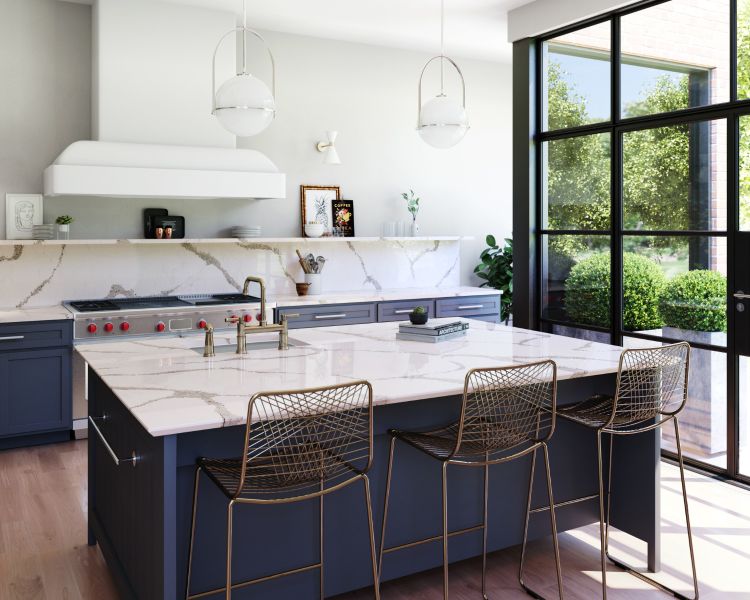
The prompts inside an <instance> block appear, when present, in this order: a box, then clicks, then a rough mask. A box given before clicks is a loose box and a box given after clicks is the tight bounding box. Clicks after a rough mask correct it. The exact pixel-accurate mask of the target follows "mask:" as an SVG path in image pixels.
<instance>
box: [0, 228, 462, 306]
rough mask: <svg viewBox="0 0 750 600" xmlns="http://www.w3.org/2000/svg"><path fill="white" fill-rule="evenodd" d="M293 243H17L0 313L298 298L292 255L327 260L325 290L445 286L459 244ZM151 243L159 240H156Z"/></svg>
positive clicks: (4, 277) (8, 261)
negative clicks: (254, 288)
mask: <svg viewBox="0 0 750 600" xmlns="http://www.w3.org/2000/svg"><path fill="white" fill-rule="evenodd" d="M352 239H353V240H354V241H348V240H347V241H342V242H339V243H331V242H323V241H316V240H304V241H300V240H296V241H288V242H278V243H276V242H275V243H268V242H265V241H254V240H229V243H225V244H219V245H217V244H211V243H206V244H202V243H193V242H190V241H189V240H186V241H184V242H181V243H176V242H170V243H167V244H158V243H152V244H127V243H122V244H114V245H86V244H62V245H44V244H30V245H23V244H15V245H12V246H10V245H8V246H0V281H2V282H3V283H4V285H2V286H0V306H7V307H14V308H27V307H33V306H50V305H54V304H58V303H60V302H62V301H64V300H76V299H87V298H116V297H132V296H166V295H172V294H195V293H206V292H234V291H240V290H241V289H242V282H243V281H244V279H245V277H246V276H247V275H257V276H260V277H263V278H264V279H265V281H266V284H267V286H268V292H269V295H278V294H286V295H292V294H294V292H295V289H294V283H295V281H302V280H303V273H302V269H301V267H300V265H299V262H298V259H297V255H296V252H295V250H296V249H299V250H300V251H301V252H302V253H303V254H306V253H308V252H310V253H312V254H313V255H314V256H319V255H322V256H324V257H325V258H326V259H327V262H326V265H325V269H324V271H323V273H322V286H323V290H324V292H325V293H333V292H341V291H346V290H351V289H352V288H364V289H371V290H374V291H380V290H387V289H393V288H443V287H455V286H458V285H459V284H460V248H461V241H460V239H458V238H453V239H449V240H438V239H433V240H429V239H420V238H394V239H382V240H376V241H361V242H358V241H356V238H352ZM157 241H158V240H157Z"/></svg>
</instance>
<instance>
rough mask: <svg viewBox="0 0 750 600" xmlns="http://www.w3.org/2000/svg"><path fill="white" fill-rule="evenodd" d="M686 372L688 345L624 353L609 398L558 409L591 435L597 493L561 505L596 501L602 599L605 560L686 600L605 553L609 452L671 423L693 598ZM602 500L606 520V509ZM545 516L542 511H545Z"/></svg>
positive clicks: (694, 588) (608, 499)
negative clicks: (683, 421) (605, 449)
mask: <svg viewBox="0 0 750 600" xmlns="http://www.w3.org/2000/svg"><path fill="white" fill-rule="evenodd" d="M689 370H690V345H689V344H688V343H687V342H680V343H679V344H670V345H666V346H660V347H657V348H644V349H631V350H625V351H623V353H622V354H621V356H620V364H619V368H618V372H617V387H616V390H615V395H614V397H612V396H593V397H591V398H589V399H587V400H584V401H582V402H579V403H577V404H573V405H570V406H563V407H560V408H559V409H558V412H559V414H560V416H561V417H563V418H565V419H568V420H570V421H573V422H574V423H579V424H581V425H584V426H586V427H589V428H591V429H594V430H595V431H596V442H597V457H598V466H599V493H598V494H595V495H593V496H587V497H586V498H578V499H575V500H572V501H568V502H565V503H564V504H565V505H568V504H573V503H575V502H582V501H584V500H591V499H593V498H597V497H598V499H599V533H600V537H601V539H600V543H601V569H602V598H605V599H606V597H607V558H609V560H611V561H612V562H613V563H614V564H615V565H617V566H618V567H620V568H622V569H625V570H626V571H627V572H628V573H631V574H632V575H635V576H636V577H638V578H639V579H641V580H643V581H645V582H646V583H649V584H651V585H653V586H655V587H656V588H658V589H660V590H662V591H663V592H666V593H668V594H672V595H673V596H674V597H675V598H683V599H684V600H691V599H690V598H689V597H688V596H685V595H683V594H681V593H680V592H678V591H676V590H673V589H671V588H669V587H667V586H665V585H663V584H662V583H659V582H658V581H656V580H655V579H652V578H651V577H648V576H646V575H644V574H643V573H642V572H640V571H638V570H636V569H635V568H634V567H632V566H630V565H628V564H627V563H625V562H623V561H622V560H620V559H618V558H614V557H612V556H611V555H610V553H609V516H610V506H611V490H612V447H613V445H614V438H615V436H616V435H635V434H638V433H645V432H647V431H652V430H654V429H656V428H658V427H662V426H664V425H666V424H667V423H668V422H669V421H672V423H674V432H675V441H676V445H677V461H678V464H679V467H680V480H681V482H682V500H683V504H684V507H685V521H686V523H687V537H688V545H689V547H690V564H691V567H692V571H693V591H694V594H695V595H694V597H693V599H692V600H697V598H698V576H697V574H696V568H695V553H694V551H693V534H692V530H691V528H690V513H689V511H688V498H687V489H686V486H685V467H684V465H683V461H682V446H681V444H680V428H679V425H678V420H677V417H678V415H679V413H680V411H682V409H683V408H685V403H686V402H687V393H688V372H689ZM604 434H609V436H610V440H609V442H610V443H609V475H608V484H607V492H606V496H605V493H604V466H603V463H604V461H603V455H602V437H603V435H604ZM605 498H606V503H607V507H606V514H605V508H604V503H605ZM540 510H546V507H545V508H544V509H540Z"/></svg>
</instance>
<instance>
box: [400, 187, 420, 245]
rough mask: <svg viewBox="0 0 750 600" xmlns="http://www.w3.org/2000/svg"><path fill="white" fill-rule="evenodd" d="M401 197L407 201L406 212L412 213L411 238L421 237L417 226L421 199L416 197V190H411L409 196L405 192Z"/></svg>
mask: <svg viewBox="0 0 750 600" xmlns="http://www.w3.org/2000/svg"><path fill="white" fill-rule="evenodd" d="M401 197H402V198H403V199H404V200H406V210H408V211H409V213H411V236H412V237H417V236H418V235H419V225H417V213H418V212H419V198H418V197H416V196H415V195H414V190H409V193H408V194H407V193H406V192H404V193H403V194H401Z"/></svg>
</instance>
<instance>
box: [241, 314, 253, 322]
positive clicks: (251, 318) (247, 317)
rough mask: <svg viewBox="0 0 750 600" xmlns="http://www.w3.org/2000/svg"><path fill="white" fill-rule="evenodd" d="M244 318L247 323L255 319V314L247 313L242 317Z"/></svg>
mask: <svg viewBox="0 0 750 600" xmlns="http://www.w3.org/2000/svg"><path fill="white" fill-rule="evenodd" d="M242 320H243V321H245V323H249V322H250V321H252V320H253V315H245V316H244V317H242Z"/></svg>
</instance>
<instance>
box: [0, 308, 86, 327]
mask: <svg viewBox="0 0 750 600" xmlns="http://www.w3.org/2000/svg"><path fill="white" fill-rule="evenodd" d="M72 318H73V315H72V313H71V312H70V311H69V310H68V309H67V308H65V307H64V306H63V305H62V304H58V305H56V306H41V307H32V308H0V323H26V322H29V321H60V320H62V319H72Z"/></svg>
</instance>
